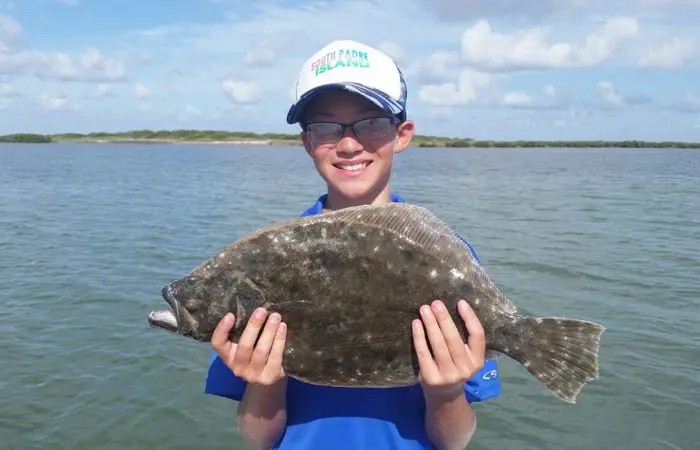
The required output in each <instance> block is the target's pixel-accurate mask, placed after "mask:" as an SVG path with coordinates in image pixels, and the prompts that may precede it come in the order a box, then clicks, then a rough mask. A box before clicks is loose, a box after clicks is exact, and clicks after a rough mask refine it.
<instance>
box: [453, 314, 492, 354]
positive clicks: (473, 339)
mask: <svg viewBox="0 0 700 450" xmlns="http://www.w3.org/2000/svg"><path fill="white" fill-rule="evenodd" d="M457 308H458V310H459V314H460V315H461V316H462V319H463V320H464V325H465V326H466V327H467V333H469V337H468V339H467V346H468V347H469V349H468V351H469V353H470V354H471V356H472V358H473V360H474V361H483V360H484V357H485V355H486V334H485V332H484V327H483V326H482V325H481V322H480V321H479V318H478V317H477V315H476V313H475V312H474V310H473V309H472V308H471V307H470V306H469V304H468V303H467V302H466V301H464V300H461V301H460V302H459V303H458V305H457Z"/></svg>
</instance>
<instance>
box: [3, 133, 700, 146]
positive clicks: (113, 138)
mask: <svg viewBox="0 0 700 450" xmlns="http://www.w3.org/2000/svg"><path fill="white" fill-rule="evenodd" d="M0 142H25V143H51V142H92V143H102V142H106V143H115V142H116V143H218V144H259V145H266V144H286V145H299V144H300V141H299V136H298V135H296V134H284V133H251V132H237V131H221V130H158V131H153V130H134V131H126V132H121V133H88V134H80V133H64V134H49V135H42V134H31V133H23V134H8V135H4V136H3V135H0ZM413 145H414V146H416V147H453V148H466V147H539V148H541V147H582V148H590V147H597V148H603V147H637V148H700V142H676V141H664V142H653V141H651V142H650V141H640V140H625V141H601V140H595V141H540V140H534V141H528V140H517V141H495V140H474V139H469V138H448V137H441V136H425V135H416V136H414V138H413Z"/></svg>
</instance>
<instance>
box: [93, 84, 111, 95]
mask: <svg viewBox="0 0 700 450" xmlns="http://www.w3.org/2000/svg"><path fill="white" fill-rule="evenodd" d="M112 95H113V94H112V86H111V85H110V84H105V83H102V84H98V85H97V86H95V90H94V92H93V97H94V98H105V97H111V96H112Z"/></svg>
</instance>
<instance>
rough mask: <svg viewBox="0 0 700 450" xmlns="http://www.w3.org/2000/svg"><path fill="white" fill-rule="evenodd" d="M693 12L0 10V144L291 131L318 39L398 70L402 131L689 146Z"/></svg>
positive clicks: (444, 3)
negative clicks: (362, 51) (405, 120)
mask: <svg viewBox="0 0 700 450" xmlns="http://www.w3.org/2000/svg"><path fill="white" fill-rule="evenodd" d="M698 23H700V0H614V1H611V0H606V1H602V0H589V1H586V0H538V1H533V0H381V1H370V0H353V1H350V0H329V1H296V0H257V1H247V0H245V1H244V0H189V1H187V0H168V1H164V0H163V1H155V0H153V1H138V2H137V1H135V0H14V1H5V0H0V134H7V133H17V132H35V133H62V132H79V133H88V132H97V131H109V132H117V131H127V130H133V129H217V130H229V131H253V132H282V133H297V132H298V131H299V129H298V127H297V126H292V125H288V124H287V123H286V121H285V118H286V113H287V110H288V108H289V106H290V105H291V103H292V101H293V90H294V85H295V82H296V77H297V74H298V71H299V69H300V67H301V65H302V64H303V63H304V61H305V60H306V59H307V58H308V57H310V56H311V55H312V54H313V53H314V52H316V51H317V50H318V49H320V48H321V47H323V46H324V45H326V44H327V43H329V42H331V41H333V40H335V39H353V40H356V41H360V42H362V43H365V44H367V45H371V46H375V47H378V48H380V49H381V50H383V51H385V52H386V53H388V54H389V55H391V56H392V57H393V58H395V60H396V61H397V63H398V64H399V66H400V68H401V70H402V72H403V73H404V76H405V78H406V82H407V85H408V115H409V118H411V119H413V120H414V122H415V125H416V132H417V133H419V134H428V135H441V136H450V137H465V138H466V137H469V138H474V139H497V140H513V139H542V140H557V139H562V140H582V139H585V140H588V139H591V140H592V139H606V140H624V139H643V140H657V141H661V140H678V141H693V142H700V26H698Z"/></svg>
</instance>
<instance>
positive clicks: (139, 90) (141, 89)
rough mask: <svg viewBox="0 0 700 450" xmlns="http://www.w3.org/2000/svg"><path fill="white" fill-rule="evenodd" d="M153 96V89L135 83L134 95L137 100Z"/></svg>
mask: <svg viewBox="0 0 700 450" xmlns="http://www.w3.org/2000/svg"><path fill="white" fill-rule="evenodd" d="M150 94H151V89H150V88H149V87H148V86H146V85H145V84H141V83H135V84H134V95H135V96H136V98H146V97H148V96H149V95H150Z"/></svg>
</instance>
